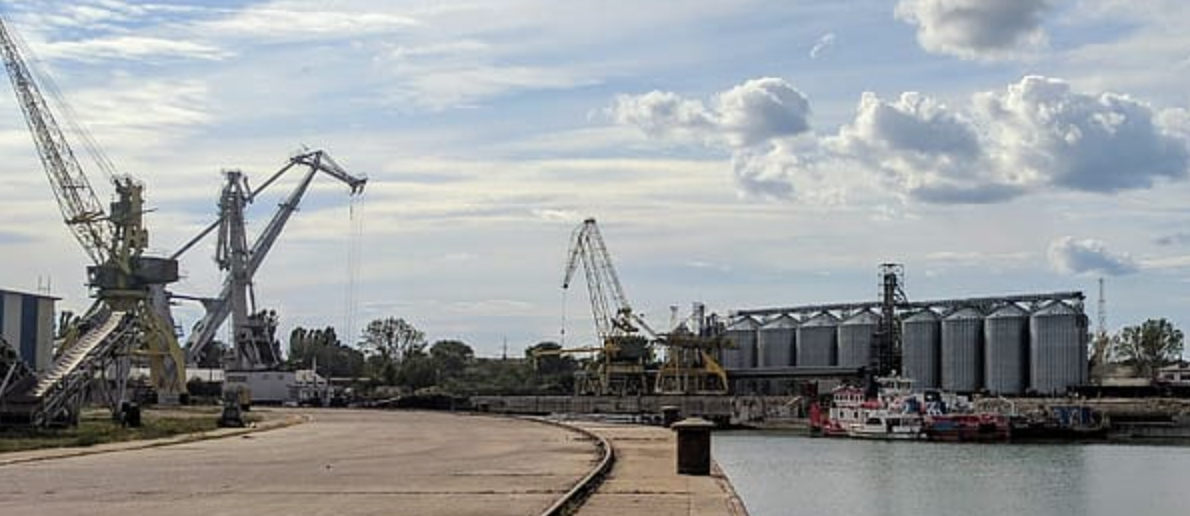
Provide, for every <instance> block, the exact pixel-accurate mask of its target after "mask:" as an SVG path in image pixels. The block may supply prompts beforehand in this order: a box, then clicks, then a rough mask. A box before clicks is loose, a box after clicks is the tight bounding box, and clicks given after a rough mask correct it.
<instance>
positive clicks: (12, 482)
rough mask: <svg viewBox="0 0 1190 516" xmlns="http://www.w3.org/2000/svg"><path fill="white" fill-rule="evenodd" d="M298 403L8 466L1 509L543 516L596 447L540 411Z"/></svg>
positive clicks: (183, 515)
mask: <svg viewBox="0 0 1190 516" xmlns="http://www.w3.org/2000/svg"><path fill="white" fill-rule="evenodd" d="M303 413H307V414H310V416H311V418H312V420H311V421H310V422H307V423H303V424H299V425H296V426H291V427H287V428H281V429H276V430H271V431H268V432H260V433H253V434H247V435H242V436H236V437H229V438H224V439H215V440H206V441H195V442H184V443H181V444H173V445H169V446H159V447H153V448H144V449H135V450H126V451H114V452H111V453H101V454H94V455H85V456H74V457H64V458H52V459H49V460H39V461H33V462H21V463H10V464H7V465H3V466H0V514H14V515H15V514H20V515H22V516H26V515H30V516H31V515H41V514H47V515H49V514H53V515H72V514H86V515H89V516H106V515H111V516H125V515H128V514H170V515H173V516H187V515H196V516H198V515H202V516H208V515H212V514H219V515H240V514H243V515H253V516H265V515H274V514H275V515H292V514H307V515H320V514H325V515H356V514H385V515H408V516H435V515H454V516H460V515H461V516H466V515H475V516H504V515H508V516H513V515H516V516H521V515H524V516H529V515H533V516H536V515H538V514H540V513H541V512H542V511H543V510H544V509H545V508H546V507H549V506H550V505H551V504H552V503H554V502H555V501H556V500H557V499H559V498H560V497H562V496H563V495H564V494H565V493H566V492H567V491H568V490H569V489H570V488H571V487H572V486H573V485H574V484H575V483H576V482H577V481H578V479H580V478H582V477H583V476H584V475H586V474H587V473H588V471H590V469H591V467H592V464H593V463H594V461H595V460H596V459H597V458H598V457H597V456H596V448H595V446H594V444H593V443H592V442H591V440H590V438H588V437H586V436H583V435H580V434H578V433H576V432H573V431H570V430H567V429H564V428H560V427H557V426H550V425H543V424H541V423H537V422H532V421H520V420H514V419H508V418H498V417H487V416H463V415H453V414H446V413H432V412H387V411H355V410H321V411H317V410H316V411H303ZM621 516H622V515H621Z"/></svg>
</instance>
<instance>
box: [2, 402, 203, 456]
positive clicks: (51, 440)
mask: <svg viewBox="0 0 1190 516" xmlns="http://www.w3.org/2000/svg"><path fill="white" fill-rule="evenodd" d="M218 417H219V412H218V410H215V409H212V408H209V407H203V408H197V409H195V408H184V409H178V408H171V409H168V410H161V411H158V410H151V409H150V410H145V411H144V412H143V413H142V423H143V424H142V426H141V427H140V428H125V427H122V426H120V425H118V424H116V423H115V422H113V421H112V420H111V414H110V413H108V412H107V411H106V410H87V411H84V412H83V415H82V417H80V418H79V425H78V426H77V427H75V428H61V429H44V430H43V429H21V430H9V431H4V432H0V453H6V452H15V451H25V450H38V449H42V448H70V447H86V446H94V445H97V444H104V443H114V442H123V441H138V440H143V439H158V438H162V437H170V436H175V435H181V434H190V433H196V432H206V431H210V430H214V429H215V428H217V426H216V420H217V419H218Z"/></svg>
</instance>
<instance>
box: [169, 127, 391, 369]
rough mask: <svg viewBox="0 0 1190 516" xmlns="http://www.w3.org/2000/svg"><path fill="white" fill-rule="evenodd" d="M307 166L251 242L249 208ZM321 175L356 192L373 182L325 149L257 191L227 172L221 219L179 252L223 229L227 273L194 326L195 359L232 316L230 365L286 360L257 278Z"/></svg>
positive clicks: (219, 258) (220, 243) (220, 250)
mask: <svg viewBox="0 0 1190 516" xmlns="http://www.w3.org/2000/svg"><path fill="white" fill-rule="evenodd" d="M303 167H304V168H305V173H304V175H302V176H301V179H300V180H299V181H298V183H297V186H295V187H294V189H293V191H292V192H291V193H290V194H289V195H288V197H286V198H285V200H284V201H282V202H281V204H280V206H279V208H278V210H277V212H276V213H275V214H274V215H273V218H272V219H271V220H270V221H269V223H268V225H266V226H265V228H264V229H263V230H262V231H261V233H260V234H259V235H258V236H257V237H256V240H255V241H254V242H253V243H252V245H251V246H249V245H248V236H247V230H246V228H245V216H244V210H245V209H246V208H247V206H248V205H250V204H252V203H253V202H254V201H255V200H256V199H257V198H258V197H259V196H260V195H261V194H262V193H263V192H264V191H265V190H266V189H267V188H268V187H269V186H270V185H272V184H274V183H275V182H276V181H277V180H278V179H280V178H281V177H282V176H283V175H285V174H286V173H287V172H289V171H290V170H295V169H300V168H303ZM319 173H322V174H326V175H329V176H331V177H332V178H334V179H337V180H339V181H341V182H343V183H344V184H346V185H347V186H348V187H349V188H350V190H351V195H358V194H360V193H362V192H363V190H364V186H365V185H366V184H367V181H368V180H367V178H364V177H358V176H354V175H351V174H349V173H348V172H347V171H346V170H344V169H343V167H341V166H340V165H339V164H338V163H336V162H335V160H334V159H332V158H331V157H330V155H329V154H327V153H326V152H325V151H321V150H315V151H309V150H304V151H302V152H300V153H298V154H295V155H294V156H291V157H290V158H289V160H288V162H286V164H285V165H284V166H283V167H281V169H280V170H278V171H277V172H275V173H274V174H273V175H272V176H270V177H269V178H268V179H267V180H265V182H264V183H262V184H261V185H260V186H258V187H257V188H255V189H253V188H252V187H251V186H250V185H249V183H248V178H247V176H245V175H244V173H243V172H241V171H238V170H230V171H226V172H224V178H225V180H226V181H225V183H224V186H223V190H222V193H221V194H220V196H219V217H218V218H217V219H216V220H215V221H214V222H213V223H211V224H210V225H209V226H207V227H206V229H204V230H203V231H201V232H200V233H199V234H198V235H197V236H195V237H194V238H193V239H191V240H190V241H189V242H187V243H186V244H185V245H183V246H182V247H181V248H180V249H179V250H178V251H177V252H175V253H174V255H173V258H174V259H177V258H178V257H180V256H181V255H182V254H184V253H185V252H186V251H188V250H189V249H191V248H192V247H194V245H195V244H197V243H198V242H199V241H201V240H202V239H203V238H205V237H206V236H207V235H209V234H211V233H212V232H215V231H216V230H217V231H218V233H217V235H218V236H217V244H216V252H215V262H216V264H218V266H219V269H220V270H222V271H223V272H224V274H225V276H224V280H223V287H222V290H221V291H220V293H219V296H218V297H216V298H213V299H200V300H201V301H202V302H203V306H204V308H205V310H206V315H204V316H203V318H202V319H201V320H199V321H198V323H196V324H195V325H194V328H193V331H192V332H191V333H190V336H189V338H188V339H187V343H186V350H187V351H186V354H187V360H189V361H190V363H197V362H198V361H200V360H201V359H202V358H203V356H204V355H205V354H206V353H209V352H210V350H211V343H212V342H213V341H214V338H215V334H216V332H217V331H218V329H219V328H220V327H221V326H222V325H223V323H224V322H226V321H227V318H228V317H231V324H232V333H233V339H234V342H233V347H234V351H235V355H234V357H232V360H231V363H230V364H228V366H229V369H234V370H241V371H244V370H261V369H271V368H273V367H276V366H277V365H279V364H280V362H281V354H280V349H279V348H278V345H277V342H276V340H275V339H274V338H273V336H272V334H273V332H274V331H275V329H276V318H275V315H274V313H273V312H271V311H265V310H257V308H256V296H255V292H254V289H253V284H254V280H253V278H254V277H255V275H256V272H257V271H258V270H259V269H260V266H261V264H262V263H264V260H265V257H266V256H268V253H269V251H270V250H271V249H272V248H273V245H274V244H275V243H276V242H277V238H278V237H279V236H280V235H281V232H282V230H283V229H284V228H285V224H286V222H288V221H289V219H290V217H292V216H293V214H294V212H296V211H297V210H298V207H299V206H300V205H301V201H302V197H303V196H304V195H305V193H306V191H307V190H308V189H309V187H310V184H311V182H313V180H314V178H315V176H317V175H318V174H319Z"/></svg>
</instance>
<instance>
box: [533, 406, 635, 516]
mask: <svg viewBox="0 0 1190 516" xmlns="http://www.w3.org/2000/svg"><path fill="white" fill-rule="evenodd" d="M518 419H525V420H528V421H536V422H538V423H542V424H546V425H553V426H557V427H560V428H564V429H566V430H570V431H572V432H575V433H579V434H582V435H585V436H587V437H589V438H591V440H593V441H595V443H596V447H597V448H598V449H599V450H600V451H602V452H603V458H602V459H600V460H599V464H597V465H596V466H595V467H594V468H593V469H591V471H590V472H589V473H587V475H586V476H584V477H583V478H582V480H579V481H578V483H576V484H574V487H571V488H570V490H569V491H567V492H566V494H564V495H562V497H561V498H559V499H558V500H557V501H555V502H554V503H553V504H551V505H550V506H549V507H547V508H546V509H545V510H544V511H542V512H541V515H540V516H568V515H571V514H574V513H575V512H576V511H578V509H579V508H580V507H582V505H583V503H584V502H586V501H587V498H588V497H590V496H591V495H592V494H594V493H595V490H596V489H599V486H601V485H603V480H604V478H606V477H607V474H608V473H610V472H611V470H612V465H614V464H615V462H616V449H615V448H614V447H613V446H612V443H611V441H609V440H607V439H606V438H604V437H602V436H600V435H598V434H596V433H595V432H592V431H590V430H587V429H585V428H580V427H577V426H574V425H570V424H567V423H565V422H562V421H554V420H550V419H544V418H534V417H523V418H518Z"/></svg>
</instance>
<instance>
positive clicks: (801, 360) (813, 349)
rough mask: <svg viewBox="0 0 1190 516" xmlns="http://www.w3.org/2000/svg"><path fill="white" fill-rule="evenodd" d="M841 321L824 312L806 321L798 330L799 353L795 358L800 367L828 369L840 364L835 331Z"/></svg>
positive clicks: (797, 344)
mask: <svg viewBox="0 0 1190 516" xmlns="http://www.w3.org/2000/svg"><path fill="white" fill-rule="evenodd" d="M838 326H839V319H838V318H837V317H835V316H833V315H831V314H830V313H827V312H822V313H820V314H818V315H815V316H814V317H811V318H809V319H806V320H805V321H804V322H802V325H801V326H799V327H798V329H797V343H796V348H797V353H796V358H794V361H795V363H797V365H798V367H828V366H833V365H835V364H837V363H838V353H839V352H838V346H837V342H836V335H835V331H836V328H837V327H838Z"/></svg>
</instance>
